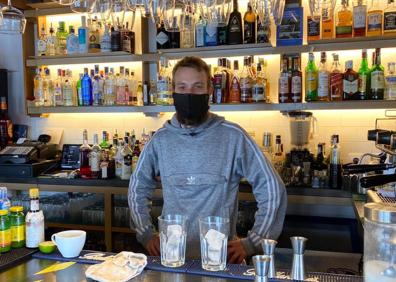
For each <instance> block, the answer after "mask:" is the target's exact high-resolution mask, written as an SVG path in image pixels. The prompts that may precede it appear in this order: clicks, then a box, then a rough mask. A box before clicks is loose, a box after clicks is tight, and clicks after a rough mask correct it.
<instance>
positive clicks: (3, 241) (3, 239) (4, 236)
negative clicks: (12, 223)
mask: <svg viewBox="0 0 396 282" xmlns="http://www.w3.org/2000/svg"><path fill="white" fill-rule="evenodd" d="M10 245H11V230H10V229H7V230H1V231H0V248H5V247H8V246H10Z"/></svg>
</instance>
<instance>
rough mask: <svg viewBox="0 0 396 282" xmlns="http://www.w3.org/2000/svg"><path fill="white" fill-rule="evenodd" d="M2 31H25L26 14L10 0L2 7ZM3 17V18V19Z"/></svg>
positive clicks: (0, 24) (0, 29)
mask: <svg viewBox="0 0 396 282" xmlns="http://www.w3.org/2000/svg"><path fill="white" fill-rule="evenodd" d="M0 14H1V15H2V16H1V17H0V33H11V34H14V33H24V32H25V27H26V18H25V15H24V14H23V13H22V12H21V11H20V10H19V9H17V8H14V7H13V6H12V4H11V0H8V3H7V6H4V7H3V8H2V9H1V12H0ZM1 19H2V20H1Z"/></svg>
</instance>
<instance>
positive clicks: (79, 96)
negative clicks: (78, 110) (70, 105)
mask: <svg viewBox="0 0 396 282" xmlns="http://www.w3.org/2000/svg"><path fill="white" fill-rule="evenodd" d="M78 76H79V79H78V81H77V83H76V88H77V101H78V102H77V104H78V106H82V105H83V100H82V92H81V81H82V78H83V76H84V74H82V73H80V74H79V75H78Z"/></svg>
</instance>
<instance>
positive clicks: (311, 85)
mask: <svg viewBox="0 0 396 282" xmlns="http://www.w3.org/2000/svg"><path fill="white" fill-rule="evenodd" d="M305 88H306V89H305V90H306V91H307V93H309V92H312V91H316V90H317V89H318V76H317V73H315V72H308V73H306V83H305Z"/></svg>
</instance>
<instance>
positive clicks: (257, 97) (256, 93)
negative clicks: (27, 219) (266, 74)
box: [252, 84, 265, 102]
mask: <svg viewBox="0 0 396 282" xmlns="http://www.w3.org/2000/svg"><path fill="white" fill-rule="evenodd" d="M252 92H253V94H252V95H253V101H255V102H263V101H265V88H264V87H263V85H260V84H258V85H254V86H253V91H252Z"/></svg>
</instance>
